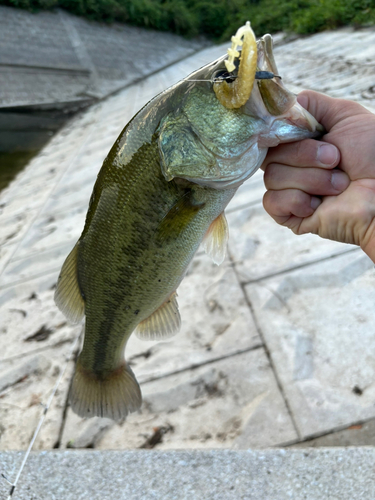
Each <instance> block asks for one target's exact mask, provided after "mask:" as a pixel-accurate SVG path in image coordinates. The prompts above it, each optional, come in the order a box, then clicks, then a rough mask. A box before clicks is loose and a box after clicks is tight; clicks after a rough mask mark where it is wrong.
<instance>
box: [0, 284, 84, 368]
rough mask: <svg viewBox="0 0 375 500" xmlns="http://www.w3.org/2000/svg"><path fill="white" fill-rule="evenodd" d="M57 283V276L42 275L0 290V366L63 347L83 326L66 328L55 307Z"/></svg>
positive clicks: (66, 323) (60, 314) (64, 319)
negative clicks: (53, 348)
mask: <svg viewBox="0 0 375 500" xmlns="http://www.w3.org/2000/svg"><path fill="white" fill-rule="evenodd" d="M56 280H57V275H56V274H52V275H44V276H42V277H40V278H38V279H36V280H30V281H28V282H27V283H22V284H20V285H16V286H13V287H9V288H5V289H3V290H0V318H1V323H0V344H1V353H0V363H1V362H3V361H6V360H8V359H11V358H13V359H14V358H16V359H19V358H22V357H23V356H24V355H26V354H27V353H30V354H31V353H33V352H35V351H42V350H45V349H46V348H48V347H52V346H56V345H64V344H66V343H69V342H71V341H72V339H74V338H76V337H77V336H78V335H79V333H80V331H81V329H82V326H80V325H75V326H72V325H70V324H68V322H67V320H66V318H65V317H64V315H63V314H62V313H61V312H60V311H59V310H58V309H57V307H56V305H55V303H54V300H53V294H54V285H55V284H56ZM9 339H11V340H12V341H11V342H10V341H9ZM1 370H2V368H1V364H0V374H1Z"/></svg>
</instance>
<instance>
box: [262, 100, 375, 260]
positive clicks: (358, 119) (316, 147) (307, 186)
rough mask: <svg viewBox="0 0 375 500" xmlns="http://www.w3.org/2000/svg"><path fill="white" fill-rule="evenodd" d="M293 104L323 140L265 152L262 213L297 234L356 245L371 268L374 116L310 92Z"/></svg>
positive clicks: (374, 197)
mask: <svg viewBox="0 0 375 500" xmlns="http://www.w3.org/2000/svg"><path fill="white" fill-rule="evenodd" d="M298 102H299V103H300V104H301V105H302V106H303V107H304V108H306V109H307V110H308V111H309V112H310V113H311V114H312V115H313V116H314V117H315V118H316V119H317V120H318V122H319V123H321V124H322V125H323V126H324V127H325V129H326V130H327V134H326V135H324V137H323V138H322V141H324V142H322V141H315V140H313V139H306V140H304V141H300V142H294V143H289V144H282V145H280V146H277V147H276V148H270V149H269V152H268V154H267V157H266V159H265V161H264V162H263V165H262V168H263V170H265V174H264V182H265V185H266V188H267V192H266V193H265V195H264V198H263V205H264V208H265V209H266V211H267V212H268V213H269V214H270V215H271V217H273V218H274V219H275V221H276V222H278V223H279V224H281V225H284V226H287V227H289V228H290V229H291V230H292V231H293V232H294V233H296V234H305V233H314V234H318V235H319V236H321V237H322V238H328V239H331V240H336V241H341V242H343V243H353V244H356V245H359V246H360V247H361V248H362V249H363V250H364V251H365V252H366V253H367V255H368V256H369V257H370V258H371V259H372V260H373V261H374V262H375V115H374V114H373V113H371V112H370V111H368V110H366V109H365V108H364V107H362V106H361V105H360V104H358V103H355V102H352V101H346V100H343V99H334V98H332V97H328V96H326V95H324V94H319V93H318V92H313V91H303V92H301V94H299V96H298ZM335 167H336V168H335Z"/></svg>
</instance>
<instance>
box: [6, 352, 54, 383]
mask: <svg viewBox="0 0 375 500" xmlns="http://www.w3.org/2000/svg"><path fill="white" fill-rule="evenodd" d="M50 365H51V363H50V361H48V360H47V358H45V357H44V356H43V354H38V355H36V356H34V357H32V358H29V359H27V360H24V361H21V362H18V363H16V364H14V365H13V366H11V367H10V368H9V367H8V368H7V369H6V370H5V371H4V370H2V371H1V372H0V393H1V392H3V391H4V389H7V388H8V387H10V386H12V385H14V384H16V383H17V382H20V381H21V380H22V379H24V378H26V377H29V376H30V375H33V374H34V373H38V372H43V371H46V370H48V368H49V367H50Z"/></svg>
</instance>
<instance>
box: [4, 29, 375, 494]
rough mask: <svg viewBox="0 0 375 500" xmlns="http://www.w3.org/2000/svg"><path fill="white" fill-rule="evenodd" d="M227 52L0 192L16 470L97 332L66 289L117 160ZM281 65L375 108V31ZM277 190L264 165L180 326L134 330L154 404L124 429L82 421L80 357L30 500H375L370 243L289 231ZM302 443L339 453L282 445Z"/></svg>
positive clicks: (142, 96)
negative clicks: (136, 129)
mask: <svg viewBox="0 0 375 500" xmlns="http://www.w3.org/2000/svg"><path fill="white" fill-rule="evenodd" d="M224 49H225V48H224V47H212V48H208V49H205V50H203V51H201V52H199V53H197V54H195V55H192V56H191V57H190V58H188V59H186V60H184V61H181V62H179V63H176V64H173V65H171V66H170V67H168V68H167V69H165V70H163V71H161V72H159V73H156V74H154V75H152V76H150V77H148V78H147V77H145V78H143V79H142V81H141V82H140V83H139V84H136V85H131V86H129V87H128V88H127V89H125V90H124V91H121V92H119V93H118V94H117V95H114V96H112V97H109V98H107V99H105V100H103V101H102V102H100V103H99V104H95V105H93V106H91V107H90V108H89V109H87V110H85V111H84V112H82V113H79V114H78V115H77V116H75V117H74V118H73V119H72V120H71V121H70V122H69V123H67V124H66V125H65V126H64V127H63V128H62V130H61V131H60V132H59V133H58V134H56V136H55V137H53V139H52V140H51V141H50V143H49V144H48V145H47V146H46V147H45V148H44V149H43V151H42V152H41V153H40V154H39V155H38V156H37V157H35V158H34V159H33V160H32V162H31V163H30V165H29V166H28V167H27V168H26V170H25V171H24V172H22V173H21V174H20V175H19V176H18V177H17V179H16V180H15V181H14V182H13V183H12V184H11V185H10V186H9V187H8V188H7V189H6V190H4V191H3V193H1V195H0V210H1V211H0V244H1V247H0V272H1V274H0V318H1V325H0V342H1V347H2V349H1V353H0V387H1V388H2V389H1V392H0V447H1V449H2V450H3V451H2V453H1V454H0V467H1V469H2V470H3V471H4V472H5V473H7V474H8V476H9V477H10V479H11V480H14V477H15V475H16V472H17V469H18V467H19V465H20V464H21V461H22V458H23V455H22V453H20V452H13V451H11V450H25V449H26V447H27V445H28V443H29V441H30V438H31V436H32V433H33V432H34V429H35V428H36V425H37V424H38V421H39V419H40V416H41V415H42V413H43V407H42V406H41V405H40V403H44V402H45V401H46V400H47V399H48V396H49V394H50V392H51V389H52V388H53V386H54V384H55V382H56V379H57V377H58V376H59V374H60V373H61V369H62V367H63V366H64V363H66V362H65V359H66V355H67V354H68V353H69V352H70V350H71V349H72V345H73V342H74V341H75V339H76V337H77V336H78V335H79V332H80V327H77V326H75V327H73V326H71V325H69V324H68V323H67V321H66V319H65V318H64V317H63V316H62V314H61V313H60V312H59V311H58V310H57V309H56V306H55V305H54V303H53V293H54V286H55V284H56V280H57V276H58V272H59V269H60V266H61V264H62V262H63V260H64V258H65V257H66V255H67V253H68V252H69V250H70V249H71V248H72V246H73V245H74V243H75V241H76V239H77V237H78V236H79V234H80V232H81V230H82V226H83V222H84V217H85V213H86V210H87V203H88V198H89V196H90V193H91V190H92V185H93V183H94V181H95V178H96V175H97V172H98V171H99V169H100V166H101V164H102V161H103V159H104V158H105V156H106V154H107V152H108V150H109V148H110V147H111V146H112V144H113V142H114V140H115V139H116V137H117V135H118V133H119V132H120V131H121V129H122V127H123V126H124V125H125V123H126V122H127V121H128V120H129V119H130V118H131V116H132V115H133V114H134V113H135V112H136V111H137V110H138V109H139V108H140V107H141V106H142V105H143V104H144V103H145V102H147V101H148V100H149V99H150V98H152V97H153V96H154V95H155V93H157V92H159V91H162V90H163V89H164V88H165V87H167V86H169V85H171V84H172V83H174V82H175V81H177V80H179V79H181V78H183V77H185V76H186V75H187V74H188V73H189V72H190V71H192V70H193V69H195V68H197V67H199V66H201V65H203V64H204V63H205V62H208V61H210V60H212V59H214V58H215V57H217V56H218V55H220V54H221V53H222V52H223V51H224ZM275 57H276V60H277V62H278V65H279V70H280V74H281V75H282V77H283V78H284V81H285V83H286V85H287V86H288V87H289V88H292V89H294V90H295V91H299V90H301V89H302V88H312V89H315V90H320V91H325V92H327V93H329V94H330V95H333V96H338V97H346V98H350V99H354V100H356V101H358V102H360V103H362V104H364V105H365V106H367V107H368V108H369V109H371V110H372V111H374V110H375V99H374V94H373V91H372V89H373V88H374V83H375V69H374V67H375V65H374V62H375V33H374V31H373V30H371V29H367V30H361V31H352V30H350V29H345V30H340V31H337V32H330V33H322V34H319V35H314V36H312V37H308V38H305V39H300V40H296V41H294V42H291V43H288V44H286V45H283V46H280V47H278V48H277V49H276V53H275ZM263 193H264V186H263V182H262V175H261V173H260V172H259V173H257V174H256V175H255V176H254V177H253V178H251V179H250V180H249V181H248V182H247V183H246V184H245V185H244V186H242V187H241V188H240V189H239V191H238V193H237V195H236V196H235V198H234V199H233V200H232V202H231V204H230V206H229V207H228V211H227V218H228V223H229V227H230V241H229V248H228V257H227V259H226V261H225V262H224V264H223V265H222V266H221V267H219V268H217V267H216V266H214V265H213V264H212V263H211V262H210V260H209V259H208V258H207V257H206V256H205V255H203V253H202V252H199V253H198V254H197V256H196V258H195V259H194V261H193V262H192V265H191V267H190V269H189V272H188V274H187V276H186V278H185V280H184V281H183V283H182V284H181V287H180V288H179V303H180V311H181V316H182V322H183V326H182V330H181V332H180V334H179V335H177V336H176V337H175V338H174V339H172V340H171V341H170V342H163V343H154V342H142V341H140V340H137V339H136V338H132V339H131V340H130V343H129V346H128V351H127V354H128V359H129V360H130V362H131V365H132V368H133V370H134V372H135V373H136V375H137V378H138V379H139V380H140V382H141V385H142V391H143V394H144V405H143V406H142V408H141V411H139V412H137V413H136V414H132V415H131V416H129V418H128V419H127V420H126V421H125V422H122V423H114V422H111V421H108V420H103V419H91V420H84V419H81V418H79V417H78V416H77V415H75V414H73V413H72V411H71V409H70V407H69V403H68V397H67V395H68V391H69V384H70V377H71V374H72V371H73V367H74V363H73V361H71V362H70V363H69V364H68V368H67V372H66V374H65V376H64V378H63V380H62V383H61V385H60V387H59V391H58V393H57V394H56V398H55V399H54V401H53V404H52V405H51V408H50V410H49V412H48V418H46V421H45V423H44V425H43V427H42V430H41V432H40V434H39V436H38V439H37V441H36V443H35V448H34V449H35V450H38V452H36V453H35V454H33V456H32V457H31V458H30V462H28V464H27V468H26V469H25V473H24V475H23V476H22V482H21V483H20V489H19V497H18V498H20V499H21V498H25V499H26V498H30V497H31V498H33V496H34V497H35V498H41V499H44V498H46V499H47V498H54V497H55V498H57V499H59V500H60V499H61V500H63V499H64V500H66V499H68V498H74V499H76V498H78V499H86V498H93V499H95V498H119V499H121V498H127V499H128V498H134V499H138V498H140V499H151V498H163V499H164V498H165V499H172V498H176V499H182V498H189V499H191V498H194V499H195V498H199V499H200V498H203V499H206V498H207V499H213V498H218V499H238V498H243V499H254V500H255V499H256V500H263V499H264V500H270V499H272V500H284V499H286V498H293V499H296V500H299V499H301V500H302V499H311V500H312V499H314V500H318V499H319V500H320V499H327V500H328V499H329V500H331V499H336V498H337V499H340V500H341V499H348V500H349V499H350V500H351V499H353V498H364V499H366V500H373V498H374V494H375V493H374V492H375V480H374V475H373V464H374V457H373V448H365V447H364V448H362V447H361V446H362V445H363V444H369V445H372V446H373V445H375V438H374V436H375V433H374V428H375V406H374V401H375V384H374V380H375V365H374V359H375V335H374V332H375V316H374V312H373V309H374V302H375V275H374V270H373V263H372V262H371V261H370V260H369V259H368V258H367V257H366V256H365V255H364V254H363V253H362V251H361V250H360V249H358V248H356V247H354V246H348V245H342V244H339V243H336V242H332V241H328V240H322V239H319V238H317V237H315V236H314V235H304V236H301V237H296V236H295V235H294V234H293V233H292V232H290V231H289V230H287V229H286V228H283V227H280V226H277V225H276V224H275V223H274V221H272V220H271V219H270V217H269V216H268V215H267V214H266V213H265V212H264V210H263V208H262V202H261V200H262V196H263ZM342 445H345V446H346V445H350V446H355V447H357V448H349V449H347V448H345V449H343V448H340V446H342ZM293 446H299V447H304V448H305V447H307V446H309V447H311V446H315V447H317V446H318V447H322V446H336V447H337V448H336V449H330V450H324V449H319V450H305V449H304V450H293V449H289V450H280V449H277V448H279V447H293ZM73 447H76V448H97V450H92V451H84V452H82V453H81V451H79V450H68V449H66V448H73ZM151 447H154V450H152V451H149V450H138V451H118V452H117V453H116V452H110V451H108V450H113V449H117V450H126V449H134V448H151ZM53 448H59V450H55V451H54V450H53ZM187 448H189V449H190V451H186V449H187ZM197 448H205V450H204V451H199V450H197ZM212 448H216V449H217V450H216V451H209V450H212ZM220 448H221V449H220ZM225 448H232V449H231V450H225ZM251 448H252V449H254V448H271V449H269V450H253V451H243V450H244V449H251ZM171 449H174V450H175V449H181V450H184V451H180V452H173V451H169V450H171ZM241 449H242V451H241ZM46 450H48V451H46ZM0 487H1V488H2V489H0V491H1V492H2V493H4V495H5V494H6V492H7V491H8V490H7V488H8V485H7V484H6V483H1V486H0ZM16 498H17V497H16Z"/></svg>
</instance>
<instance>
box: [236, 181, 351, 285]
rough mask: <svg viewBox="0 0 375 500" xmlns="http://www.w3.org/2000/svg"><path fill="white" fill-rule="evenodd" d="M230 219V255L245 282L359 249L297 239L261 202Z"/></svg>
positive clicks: (308, 238) (310, 238)
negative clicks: (275, 219)
mask: <svg viewBox="0 0 375 500" xmlns="http://www.w3.org/2000/svg"><path fill="white" fill-rule="evenodd" d="M248 182H249V183H251V179H250V180H249V181H248ZM227 219H228V223H229V231H230V238H229V252H230V255H231V257H232V259H233V261H234V262H235V264H236V270H237V272H238V273H239V277H240V279H241V281H243V282H245V283H246V282H249V281H253V280H258V279H261V278H263V277H265V276H269V275H272V274H275V273H280V272H284V271H286V270H290V269H293V268H295V267H298V266H301V265H304V264H306V263H309V262H314V261H318V260H321V259H325V258H328V257H330V256H332V255H338V254H341V253H345V252H348V251H351V250H352V249H355V248H357V247H355V246H353V245H345V244H343V243H337V242H335V241H330V240H324V239H321V238H317V237H316V236H315V235H312V234H305V235H302V236H299V237H298V238H296V236H295V234H294V233H293V232H292V231H291V230H290V229H288V228H286V227H283V226H279V225H278V224H276V223H275V221H274V220H273V219H272V218H271V217H270V216H269V215H268V214H267V212H266V211H265V210H264V208H263V206H262V204H260V203H259V204H257V205H253V206H251V207H248V208H244V209H242V210H236V211H234V212H230V213H228V215H227Z"/></svg>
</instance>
